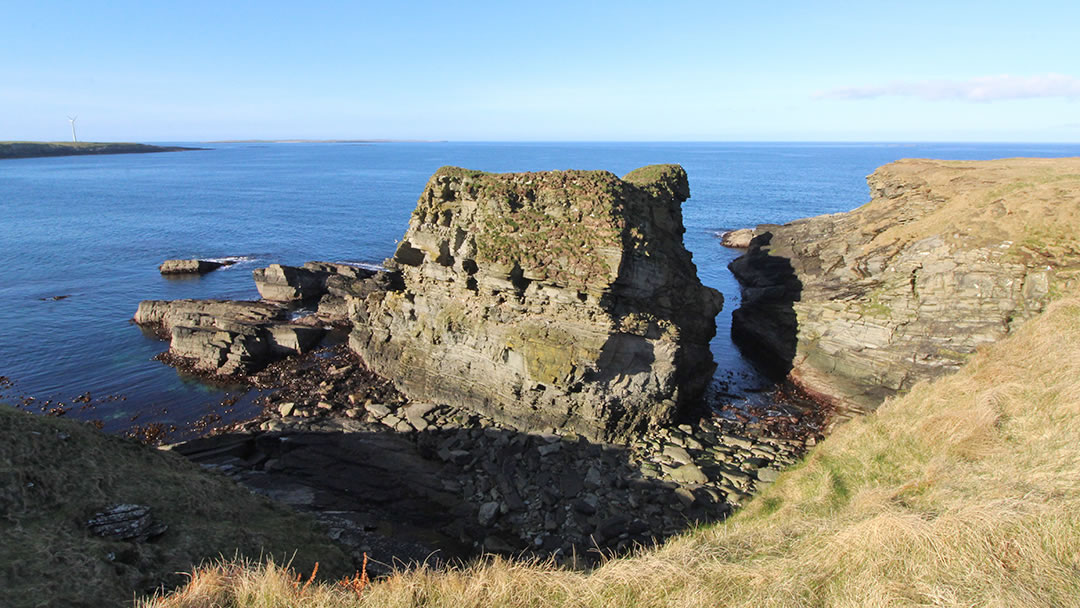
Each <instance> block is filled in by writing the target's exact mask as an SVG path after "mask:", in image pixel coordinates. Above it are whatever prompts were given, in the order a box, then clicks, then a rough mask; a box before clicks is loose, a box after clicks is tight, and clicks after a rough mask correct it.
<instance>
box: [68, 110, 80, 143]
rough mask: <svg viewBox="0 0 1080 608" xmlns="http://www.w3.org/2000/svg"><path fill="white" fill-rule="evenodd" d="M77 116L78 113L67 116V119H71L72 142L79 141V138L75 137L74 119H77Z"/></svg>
mask: <svg viewBox="0 0 1080 608" xmlns="http://www.w3.org/2000/svg"><path fill="white" fill-rule="evenodd" d="M78 117H79V115H78V114H76V115H75V116H68V120H70V121H71V141H72V142H74V143H78V141H79V139H78V138H77V137H75V119H77V118H78Z"/></svg>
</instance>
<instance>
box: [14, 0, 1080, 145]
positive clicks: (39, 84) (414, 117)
mask: <svg viewBox="0 0 1080 608" xmlns="http://www.w3.org/2000/svg"><path fill="white" fill-rule="evenodd" d="M1077 24H1080V2H1075V1H1073V2H1040V1H1039V0H1030V1H1028V2H1025V3H1021V2H1016V1H1011V2H994V1H990V0H982V1H979V2H967V1H951V2H950V1H947V0H938V1H936V2H923V1H921V0H910V1H907V2H860V3H855V2H830V1H827V0H822V1H814V2H811V1H803V2H788V1H784V0H774V1H773V2H760V3H755V2H737V3H736V2H726V1H722V0H712V1H707V2H690V1H687V2H679V1H677V0H676V1H669V2H666V3H660V2H656V1H652V2H637V1H634V0H620V1H619V2H606V1H588V0H577V1H573V2H566V1H562V0H552V1H545V2H532V3H518V2H508V1H501V2H469V1H467V0H459V1H458V2H445V1H443V2H426V1H417V2H410V1H408V0H401V1H400V2H396V3H395V2H386V1H385V0H383V1H380V2H365V1H353V2H319V1H315V0H309V1H300V0H288V1H287V2H277V1H271V0H264V1H260V2H243V1H239V0H236V1H228V2H226V1H222V0H215V1H213V2H203V1H200V0H185V1H184V2H169V1H164V0H163V1H161V2H156V1H155V2H146V1H145V0H139V1H133V2H128V1H125V0H113V1H110V2H52V1H49V0H39V1H33V2H29V1H26V0H0V140H49V141H53V140H65V139H70V136H71V131H70V125H69V122H68V118H67V117H68V116H76V115H77V116H78V119H77V122H76V127H77V129H78V133H79V139H80V140H84V141H148V142H155V141H211V140H221V139H293V138H304V139H423V140H452V141H1029V142H1077V141H1080V35H1078V34H1077Z"/></svg>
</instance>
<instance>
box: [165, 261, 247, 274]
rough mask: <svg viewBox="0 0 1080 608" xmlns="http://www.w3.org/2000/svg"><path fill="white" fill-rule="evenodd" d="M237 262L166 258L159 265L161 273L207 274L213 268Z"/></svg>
mask: <svg viewBox="0 0 1080 608" xmlns="http://www.w3.org/2000/svg"><path fill="white" fill-rule="evenodd" d="M235 263H236V262H231V261H226V262H216V261H211V260H165V261H164V262H162V263H161V266H158V270H159V271H160V272H161V274H206V273H208V272H210V271H211V270H217V269H218V268H221V267H222V266H230V265H232V264H235Z"/></svg>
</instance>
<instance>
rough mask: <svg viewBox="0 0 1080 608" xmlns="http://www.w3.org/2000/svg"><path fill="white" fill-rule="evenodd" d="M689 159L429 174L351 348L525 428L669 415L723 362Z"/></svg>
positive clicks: (618, 431) (591, 430)
mask: <svg viewBox="0 0 1080 608" xmlns="http://www.w3.org/2000/svg"><path fill="white" fill-rule="evenodd" d="M687 197H689V186H688V183H687V178H686V173H685V172H684V171H683V169H682V168H681V167H679V166H676V165H657V166H650V167H644V168H642V169H638V170H636V171H634V172H632V173H630V174H628V175H627V176H625V177H624V178H623V179H619V178H618V177H616V176H615V175H612V174H611V173H608V172H606V171H559V172H545V173H516V174H487V173H482V172H478V171H468V170H465V169H459V168H453V167H444V168H442V169H440V170H439V171H437V172H436V173H435V175H434V176H432V178H431V179H430V180H429V181H428V184H427V186H426V188H425V189H424V192H423V194H422V195H421V197H420V201H419V203H418V205H417V208H416V210H415V211H414V212H413V215H412V219H411V221H410V224H409V229H408V231H407V232H406V234H405V237H404V239H403V240H402V241H401V243H400V245H399V247H398V249H397V252H396V254H395V255H394V257H393V259H392V260H389V261H388V263H389V264H390V265H392V266H395V267H396V268H398V269H400V272H401V278H402V281H403V284H402V285H399V286H397V288H396V289H392V290H390V291H377V292H373V293H371V294H368V295H366V297H359V296H350V298H349V299H350V316H351V318H352V320H353V324H354V330H353V333H352V335H351V337H350V345H351V346H352V348H353V349H355V350H356V351H357V352H358V353H360V354H361V356H362V357H363V358H364V359H365V361H366V362H367V363H368V364H369V365H370V366H371V367H372V369H373V370H374V371H376V372H377V373H379V374H381V375H383V376H385V377H387V378H390V379H392V380H393V381H394V382H395V384H396V385H397V386H398V388H399V389H400V390H401V391H403V392H404V393H405V394H407V395H408V396H409V397H410V398H414V399H423V400H428V401H434V402H439V403H447V404H450V405H455V406H465V407H469V408H472V409H474V410H476V411H479V412H481V413H483V414H485V415H488V416H491V417H493V418H495V419H496V420H499V421H501V422H505V423H508V424H512V425H513V426H515V427H517V428H519V429H524V430H532V429H538V430H549V429H552V428H562V429H567V430H574V431H576V432H579V433H581V434H583V435H585V436H588V437H591V438H603V439H612V438H619V437H623V436H625V435H626V434H627V433H628V432H629V431H630V430H631V429H637V428H641V427H643V426H647V425H650V424H657V423H662V422H666V421H668V420H670V419H671V417H672V416H673V415H674V414H675V412H676V411H677V409H678V408H679V407H680V406H681V405H682V404H683V403H685V402H687V401H688V400H690V399H693V398H695V397H697V396H698V395H699V394H700V393H701V391H702V390H703V388H704V387H705V386H706V384H707V383H708V381H709V379H710V377H711V372H712V370H713V368H714V367H715V364H714V363H713V360H712V356H711V354H710V352H709V348H708V345H709V340H710V339H711V338H712V336H713V335H714V334H715V331H716V330H715V322H714V319H715V316H716V314H717V313H718V312H719V310H720V306H721V303H722V297H721V296H720V294H719V293H718V292H716V291H715V290H713V289H710V288H707V287H704V286H703V285H702V284H701V283H700V281H699V280H698V278H697V272H696V268H695V267H694V264H693V262H692V261H691V257H690V254H689V252H687V251H686V249H685V248H684V247H683V244H682V234H683V232H684V228H683V223H682V212H681V203H682V202H683V201H684V200H686V198H687Z"/></svg>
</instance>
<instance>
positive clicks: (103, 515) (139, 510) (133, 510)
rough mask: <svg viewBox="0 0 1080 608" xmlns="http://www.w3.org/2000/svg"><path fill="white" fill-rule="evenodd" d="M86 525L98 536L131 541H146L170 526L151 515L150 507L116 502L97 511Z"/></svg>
mask: <svg viewBox="0 0 1080 608" xmlns="http://www.w3.org/2000/svg"><path fill="white" fill-rule="evenodd" d="M86 527H87V528H89V529H90V531H91V532H92V533H93V534H95V535H97V536H104V537H105V538H109V539H113V540H126V541H131V542H146V541H147V540H149V539H151V538H153V537H155V536H160V535H162V534H164V533H165V531H166V530H168V528H169V527H168V526H167V525H165V524H164V523H162V522H160V521H157V520H155V519H153V518H152V517H151V514H150V507H148V506H146V505H134V504H116V505H112V506H110V507H108V508H107V509H105V510H104V511H100V512H98V513H95V514H94V515H93V516H92V517H91V518H90V519H88V520H87V521H86Z"/></svg>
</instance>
